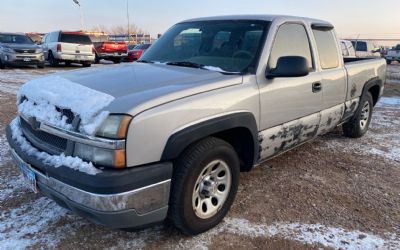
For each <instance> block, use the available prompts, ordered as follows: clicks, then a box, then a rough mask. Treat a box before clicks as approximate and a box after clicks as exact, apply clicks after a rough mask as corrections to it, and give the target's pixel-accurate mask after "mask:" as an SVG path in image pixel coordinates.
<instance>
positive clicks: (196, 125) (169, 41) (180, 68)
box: [7, 15, 386, 235]
mask: <svg viewBox="0 0 400 250" xmlns="http://www.w3.org/2000/svg"><path fill="white" fill-rule="evenodd" d="M385 70H386V62H385V60H384V59H369V58H363V59H360V58H348V59H343V57H342V53H341V48H340V44H339V42H338V40H337V38H336V34H335V32H334V27H333V26H332V25H331V24H330V23H328V22H325V21H321V20H315V19H309V18H302V17H290V16H275V15H270V16H269V15H246V16H221V17H211V18H199V19H192V20H187V21H183V22H180V23H178V24H176V25H175V26H173V27H172V28H171V29H169V30H168V31H167V32H166V33H165V34H164V35H163V36H162V37H161V38H160V39H159V40H158V41H157V42H156V43H155V44H154V45H153V46H151V47H150V48H149V50H148V51H147V52H146V53H145V54H144V55H143V56H142V57H141V59H140V60H139V61H138V62H135V63H132V64H125V65H112V66H108V67H106V68H98V69H86V70H79V71H73V72H66V73H59V74H56V75H50V76H46V77H44V78H39V79H35V80H32V81H30V82H28V83H26V84H24V85H23V86H22V87H21V89H20V91H19V92H18V95H17V104H18V116H17V117H16V118H15V119H14V120H13V121H12V122H11V123H10V125H9V126H8V127H7V139H8V142H9V144H10V146H11V153H12V155H13V157H14V159H15V160H16V162H17V166H18V167H19V168H20V169H21V171H22V172H23V174H24V176H26V180H28V184H29V186H30V187H31V188H32V189H33V190H34V191H40V192H42V193H43V194H45V195H46V196H48V197H50V198H52V199H53V200H54V201H55V202H57V203H58V204H60V205H61V206H63V207H65V208H67V209H69V210H71V211H73V212H75V213H76V214H78V215H81V216H84V217H86V218H88V219H90V220H91V221H93V222H96V223H100V224H103V225H105V226H108V227H111V228H138V227H143V226H147V225H150V224H153V223H159V222H162V221H164V220H166V219H168V220H170V221H172V222H173V223H174V225H175V226H176V227H177V228H179V229H180V230H181V231H182V232H183V233H185V234H188V235H194V234H198V233H201V232H204V231H206V230H209V229H210V228H212V227H214V226H216V225H217V224H218V223H219V222H221V221H222V220H223V218H224V216H225V215H226V214H227V212H228V210H229V209H230V207H231V205H232V204H233V202H234V199H235V195H236V192H237V190H238V185H239V173H240V172H241V171H243V172H245V171H250V170H251V169H252V168H253V166H255V165H257V164H260V163H262V162H264V161H266V160H268V159H271V158H272V157H275V156H277V155H279V154H282V153H284V152H286V151H288V150H290V149H292V148H294V147H296V146H298V145H300V144H302V143H305V142H308V141H310V140H312V139H314V138H316V137H317V136H319V135H322V134H324V133H327V132H329V131H331V130H332V129H334V128H335V127H337V126H342V128H343V135H344V136H346V137H352V138H358V137H361V136H363V135H364V134H365V133H366V132H367V130H368V126H369V124H370V121H371V116H372V112H373V108H374V106H375V104H376V103H377V102H378V100H379V98H380V96H381V94H382V92H383V88H384V82H385Z"/></svg>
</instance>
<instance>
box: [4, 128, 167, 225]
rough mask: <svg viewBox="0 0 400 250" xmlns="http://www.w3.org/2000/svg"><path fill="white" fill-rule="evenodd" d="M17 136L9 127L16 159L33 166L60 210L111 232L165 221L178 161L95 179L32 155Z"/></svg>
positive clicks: (109, 172)
mask: <svg viewBox="0 0 400 250" xmlns="http://www.w3.org/2000/svg"><path fill="white" fill-rule="evenodd" d="M11 133H12V131H11V129H10V127H7V130H6V134H7V140H8V142H9V144H10V147H11V152H12V155H13V157H14V158H15V159H16V161H22V162H25V163H27V164H29V168H30V170H31V171H33V172H34V173H35V177H36V182H37V186H38V189H39V191H40V192H42V193H43V194H44V195H46V196H48V197H49V198H51V199H53V200H54V201H56V202H57V203H58V204H59V205H60V206H63V207H65V208H67V209H69V210H71V211H73V212H75V213H76V214H78V215H80V216H83V217H86V218H88V219H89V220H91V221H93V222H95V223H99V224H102V225H105V226H107V227H111V228H137V227H143V226H145V225H148V224H153V223H157V222H161V221H163V220H164V219H165V217H166V215H167V211H168V200H169V192H170V181H171V176H172V163H159V164H154V165H149V166H143V167H138V168H131V169H126V170H106V169H103V170H102V172H101V173H99V174H97V175H89V174H86V173H83V172H79V171H76V170H73V169H71V168H68V167H65V166H61V167H59V168H55V167H54V166H50V165H48V164H47V163H45V162H42V161H40V160H38V159H37V158H35V157H33V156H30V155H28V154H26V153H25V152H24V151H23V150H22V149H21V147H20V146H19V145H18V143H17V142H16V141H15V140H14V139H13V138H12V134H11Z"/></svg>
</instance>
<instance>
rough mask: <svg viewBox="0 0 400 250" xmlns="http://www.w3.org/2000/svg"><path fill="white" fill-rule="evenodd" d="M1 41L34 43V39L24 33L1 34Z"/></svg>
mask: <svg viewBox="0 0 400 250" xmlns="http://www.w3.org/2000/svg"><path fill="white" fill-rule="evenodd" d="M0 43H16V44H33V41H32V40H31V39H30V38H29V37H28V36H24V35H5V34H0Z"/></svg>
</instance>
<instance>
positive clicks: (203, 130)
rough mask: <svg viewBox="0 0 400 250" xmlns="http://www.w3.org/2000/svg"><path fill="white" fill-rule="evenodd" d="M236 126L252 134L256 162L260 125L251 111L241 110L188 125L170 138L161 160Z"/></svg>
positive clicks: (175, 155)
mask: <svg viewBox="0 0 400 250" xmlns="http://www.w3.org/2000/svg"><path fill="white" fill-rule="evenodd" d="M235 128H245V129H247V130H249V132H250V133H251V135H252V139H253V144H254V160H253V163H255V162H256V161H257V159H258V154H259V141H258V127H257V122H256V119H255V117H254V115H253V114H252V113H250V112H239V113H234V114H229V115H224V116H221V117H217V118H212V119H210V120H206V121H202V122H200V123H197V124H194V125H191V126H189V127H186V128H184V129H182V130H180V131H178V132H176V133H174V134H173V135H171V136H170V137H169V138H168V141H167V143H166V145H165V148H164V151H163V153H162V156H161V161H168V160H173V159H176V158H177V157H178V156H179V155H180V154H181V153H182V152H183V151H184V150H185V149H186V148H187V147H188V146H189V145H191V144H192V143H194V142H196V141H199V140H201V139H202V138H205V137H207V136H212V135H213V134H217V133H219V132H223V131H226V130H230V129H235Z"/></svg>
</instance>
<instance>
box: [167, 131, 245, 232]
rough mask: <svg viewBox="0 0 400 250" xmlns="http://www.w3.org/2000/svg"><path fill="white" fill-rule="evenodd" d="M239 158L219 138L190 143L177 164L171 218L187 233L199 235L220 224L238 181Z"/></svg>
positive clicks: (172, 193) (229, 146) (171, 200)
mask: <svg viewBox="0 0 400 250" xmlns="http://www.w3.org/2000/svg"><path fill="white" fill-rule="evenodd" d="M239 173H240V166H239V159H238V156H237V154H236V152H235V150H234V149H233V148H232V146H231V145H230V144H228V143H226V142H225V141H223V140H220V139H218V138H214V137H209V138H205V139H203V140H201V141H199V142H198V143H195V144H193V145H191V146H190V147H189V148H188V149H187V150H185V152H184V153H183V154H182V155H181V156H180V157H179V159H178V160H177V162H176V164H175V166H174V177H173V180H172V189H171V196H170V197H171V198H170V209H169V215H168V217H169V219H170V220H172V222H173V223H174V224H175V226H176V227H177V228H179V229H180V230H181V231H182V232H183V233H184V234H187V235H196V234H199V233H202V232H205V231H207V230H209V229H211V228H213V227H214V226H216V225H217V224H219V223H220V222H221V221H222V219H223V218H224V217H225V215H226V214H227V213H228V211H229V209H230V207H231V205H232V203H233V201H234V199H235V196H236V192H237V188H238V185H239Z"/></svg>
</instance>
